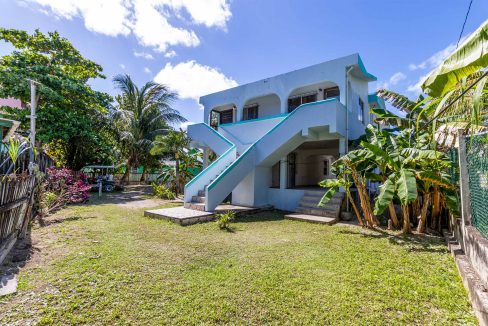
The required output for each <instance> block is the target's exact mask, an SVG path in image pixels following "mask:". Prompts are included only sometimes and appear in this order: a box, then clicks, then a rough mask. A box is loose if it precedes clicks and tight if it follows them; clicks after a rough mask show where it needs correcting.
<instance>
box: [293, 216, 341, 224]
mask: <svg viewBox="0 0 488 326" xmlns="http://www.w3.org/2000/svg"><path fill="white" fill-rule="evenodd" d="M285 218H287V219H290V220H296V221H306V222H312V223H320V224H328V225H332V224H334V223H336V222H337V218H333V217H326V216H316V215H308V214H288V215H285Z"/></svg>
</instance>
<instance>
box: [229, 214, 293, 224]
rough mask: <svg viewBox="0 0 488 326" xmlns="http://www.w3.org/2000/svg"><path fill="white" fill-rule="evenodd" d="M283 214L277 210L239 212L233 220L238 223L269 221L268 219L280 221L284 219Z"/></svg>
mask: <svg viewBox="0 0 488 326" xmlns="http://www.w3.org/2000/svg"><path fill="white" fill-rule="evenodd" d="M284 219H285V217H284V214H283V213H278V212H260V213H256V214H245V213H244V214H239V215H237V216H236V218H235V221H236V222H238V223H251V222H253V223H254V222H270V221H282V220H284Z"/></svg>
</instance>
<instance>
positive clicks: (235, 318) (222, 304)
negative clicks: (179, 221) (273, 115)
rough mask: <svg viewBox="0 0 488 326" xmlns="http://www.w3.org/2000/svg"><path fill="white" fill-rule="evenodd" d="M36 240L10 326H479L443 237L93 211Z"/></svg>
mask: <svg viewBox="0 0 488 326" xmlns="http://www.w3.org/2000/svg"><path fill="white" fill-rule="evenodd" d="M57 217H69V219H67V220H65V221H63V222H58V223H54V224H51V225H49V226H46V227H42V228H40V227H35V229H34V230H33V231H32V237H33V239H34V240H35V241H34V248H35V250H34V252H35V253H34V255H33V257H32V259H31V261H30V262H28V264H27V265H26V267H25V268H23V269H22V270H21V272H20V276H19V277H20V285H19V292H18V293H17V294H14V295H11V296H9V297H3V298H0V312H1V313H0V324H2V325H3V324H8V323H15V322H17V323H19V324H25V323H27V322H40V323H41V324H227V323H229V324H268V323H269V324H285V323H287V324H320V325H324V324H333V325H338V324H347V325H350V324H363V325H364V324H374V325H378V324H385V325H392V324H410V325H411V324H422V325H423V324H437V325H446V324H455V325H459V324H476V319H475V317H474V314H473V313H472V310H471V307H470V304H469V302H468V297H467V293H466V291H465V289H464V287H463V285H462V283H461V280H460V277H459V276H458V273H457V270H456V266H455V264H454V261H453V259H452V257H451V256H450V254H449V253H448V252H447V249H446V247H445V245H444V244H443V243H442V241H440V240H439V239H432V238H431V239H428V238H420V237H413V238H407V239H405V238H402V237H398V236H395V235H394V234H388V233H378V232H370V231H366V230H361V229H360V228H358V227H355V226H339V225H335V226H325V225H317V224H309V223H304V222H295V221H289V220H284V219H283V215H282V214H280V213H275V212H269V213H261V214H257V215H253V216H246V217H243V218H240V219H238V220H237V221H236V223H234V224H233V232H226V231H221V230H219V229H218V228H217V226H216V225H215V223H207V224H199V225H193V226H188V227H181V226H178V225H175V224H172V223H170V222H166V221H163V220H157V219H149V218H146V217H144V216H143V209H141V208H137V209H131V208H127V207H123V206H120V205H119V206H118V205H115V204H103V203H100V202H94V203H91V204H89V205H86V206H78V207H70V208H67V209H64V210H62V211H60V212H58V213H57Z"/></svg>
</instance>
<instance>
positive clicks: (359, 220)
mask: <svg viewBox="0 0 488 326" xmlns="http://www.w3.org/2000/svg"><path fill="white" fill-rule="evenodd" d="M346 194H347V198H348V199H349V202H350V203H351V206H352V208H353V209H354V212H355V213H356V216H357V219H358V222H359V225H361V226H364V222H363V218H362V217H361V214H359V210H358V208H357V206H356V203H354V199H353V198H352V196H351V192H350V191H349V189H347V190H346Z"/></svg>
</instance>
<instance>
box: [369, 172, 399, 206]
mask: <svg viewBox="0 0 488 326" xmlns="http://www.w3.org/2000/svg"><path fill="white" fill-rule="evenodd" d="M395 191H396V184H395V181H394V179H393V177H390V178H388V179H387V180H386V181H385V183H383V184H382V185H381V186H380V194H379V195H378V197H376V201H375V203H374V214H375V215H378V214H381V213H383V212H384V211H385V209H386V208H387V207H388V205H389V204H390V203H391V201H392V200H393V197H395Z"/></svg>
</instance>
